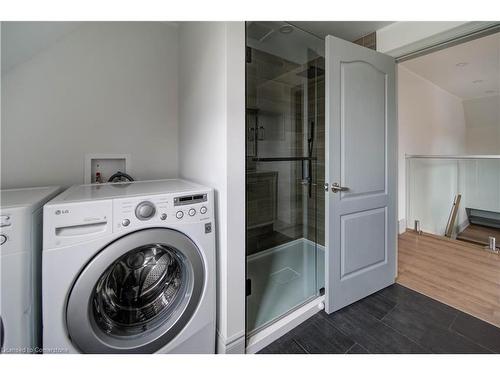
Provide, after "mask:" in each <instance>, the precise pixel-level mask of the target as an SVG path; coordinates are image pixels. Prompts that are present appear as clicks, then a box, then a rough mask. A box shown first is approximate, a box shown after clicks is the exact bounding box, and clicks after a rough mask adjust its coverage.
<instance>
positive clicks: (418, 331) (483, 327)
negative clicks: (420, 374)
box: [259, 284, 500, 354]
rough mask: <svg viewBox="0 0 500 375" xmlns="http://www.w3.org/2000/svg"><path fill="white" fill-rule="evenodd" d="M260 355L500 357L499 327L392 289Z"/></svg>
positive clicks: (317, 321) (309, 325)
mask: <svg viewBox="0 0 500 375" xmlns="http://www.w3.org/2000/svg"><path fill="white" fill-rule="evenodd" d="M259 353H262V354H305V353H332V354H333V353H347V354H363V353H394V354H396V353H500V328H497V327H495V326H493V325H491V324H488V323H486V322H484V321H482V320H479V319H477V318H474V317H473V316H470V315H467V314H465V313H463V312H461V311H458V310H456V309H454V308H452V307H450V306H447V305H444V304H442V303H440V302H438V301H435V300H433V299H431V298H429V297H426V296H424V295H422V294H420V293H417V292H414V291H412V290H410V289H408V288H405V287H403V286H401V285H398V284H394V285H392V286H390V287H388V288H385V289H383V290H381V291H379V292H377V293H375V294H372V295H371V296H369V297H366V298H365V299H363V300H361V301H359V302H356V303H354V304H352V305H350V306H347V307H345V308H343V309H342V310H339V311H337V312H335V313H333V314H331V315H327V314H326V313H325V312H323V311H322V312H320V313H318V314H316V315H314V316H313V317H311V318H310V319H308V320H306V321H305V322H304V323H302V324H301V325H300V326H298V327H296V328H295V329H293V330H292V331H290V332H288V333H287V334H286V335H284V336H283V337H281V338H280V339H278V340H276V341H275V342H273V343H272V344H270V345H269V346H267V347H266V348H264V349H262V350H261V351H260V352H259Z"/></svg>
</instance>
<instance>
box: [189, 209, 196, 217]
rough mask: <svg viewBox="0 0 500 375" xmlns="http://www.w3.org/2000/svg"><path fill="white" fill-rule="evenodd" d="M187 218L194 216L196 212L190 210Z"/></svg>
mask: <svg viewBox="0 0 500 375" xmlns="http://www.w3.org/2000/svg"><path fill="white" fill-rule="evenodd" d="M188 214H189V216H194V215H196V210H195V209H194V208H191V209H190V210H189V212H188Z"/></svg>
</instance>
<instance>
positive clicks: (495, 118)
mask: <svg viewBox="0 0 500 375" xmlns="http://www.w3.org/2000/svg"><path fill="white" fill-rule="evenodd" d="M463 106H464V112H465V123H466V131H465V138H466V141H465V143H466V149H467V153H468V154H471V155H481V154H482V155H488V154H489V155H498V154H500V96H499V95H495V96H488V97H483V98H477V99H470V100H464V102H463Z"/></svg>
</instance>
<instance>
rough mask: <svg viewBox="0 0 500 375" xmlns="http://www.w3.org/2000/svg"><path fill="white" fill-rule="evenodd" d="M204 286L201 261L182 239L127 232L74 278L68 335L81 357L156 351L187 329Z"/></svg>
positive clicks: (170, 233)
mask: <svg viewBox="0 0 500 375" xmlns="http://www.w3.org/2000/svg"><path fill="white" fill-rule="evenodd" d="M204 284H205V267H204V262H203V257H202V255H201V253H200V251H199V249H198V247H197V246H196V245H195V244H194V242H193V241H192V240H191V239H189V238H188V237H187V236H186V235H184V234H182V233H180V232H178V231H175V230H172V229H167V228H151V229H144V230H140V231H137V232H133V233H129V234H127V235H125V236H123V237H121V238H119V239H117V240H116V241H114V242H112V243H111V244H109V245H108V246H106V247H105V248H103V249H102V250H101V251H100V252H99V253H98V254H97V255H96V256H95V257H94V258H93V259H92V260H91V261H90V262H89V263H88V264H87V265H86V266H85V267H84V269H83V271H82V272H81V273H80V275H78V277H77V278H76V281H75V283H74V284H73V288H72V289H71V292H70V294H69V297H68V303H67V307H66V324H67V329H68V334H69V337H70V339H71V341H72V342H73V344H74V345H75V346H76V347H77V348H78V349H79V350H80V351H81V352H83V353H124V354H126V353H154V352H156V351H158V350H159V349H161V348H162V347H164V346H165V345H167V344H168V343H169V342H170V341H171V340H172V339H173V338H174V337H175V336H177V334H178V333H179V332H180V331H181V330H182V329H183V328H184V327H185V326H186V325H187V323H188V322H189V320H190V319H191V318H192V316H193V314H194V312H195V311H196V308H197V307H198V304H199V302H200V300H201V297H202V294H203V289H204Z"/></svg>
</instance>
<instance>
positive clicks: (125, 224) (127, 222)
mask: <svg viewBox="0 0 500 375" xmlns="http://www.w3.org/2000/svg"><path fill="white" fill-rule="evenodd" d="M129 224H130V220H129V219H123V220H122V225H123V226H124V227H128V225H129Z"/></svg>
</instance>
